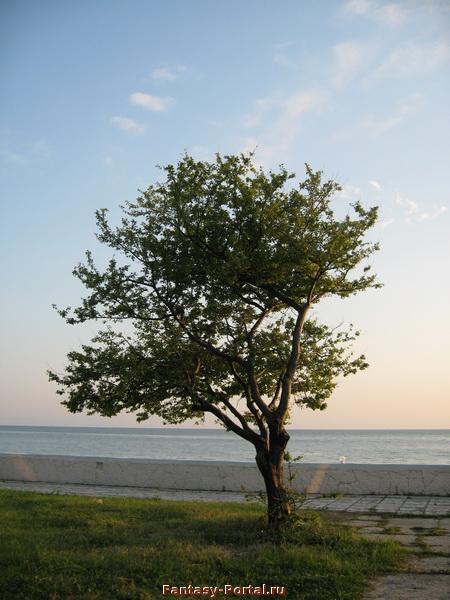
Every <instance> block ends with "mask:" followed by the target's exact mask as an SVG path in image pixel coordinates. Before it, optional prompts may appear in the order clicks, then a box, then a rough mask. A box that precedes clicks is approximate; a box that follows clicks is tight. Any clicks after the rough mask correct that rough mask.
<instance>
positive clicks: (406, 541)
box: [360, 531, 416, 547]
mask: <svg viewBox="0 0 450 600" xmlns="http://www.w3.org/2000/svg"><path fill="white" fill-rule="evenodd" d="M360 533H361V535H362V536H363V537H365V538H367V539H369V540H377V541H380V542H385V541H388V540H393V541H395V542H398V543H399V544H401V545H402V546H407V547H411V546H414V547H416V536H415V535H401V534H394V535H393V534H391V533H363V532H362V531H360Z"/></svg>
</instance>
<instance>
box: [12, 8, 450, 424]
mask: <svg viewBox="0 0 450 600" xmlns="http://www.w3.org/2000/svg"><path fill="white" fill-rule="evenodd" d="M0 82H1V87H2V94H1V99H0V180H1V198H2V200H1V202H2V209H1V215H2V218H1V225H0V227H1V239H0V244H1V257H2V260H1V282H2V285H1V288H2V290H1V293H0V294H1V311H0V319H1V332H2V335H1V349H0V351H1V355H0V363H1V364H0V370H1V372H0V382H1V383H0V385H1V396H0V424H3V425H67V426H71V425H72V426H90V425H92V426H98V425H105V426H134V425H135V417H134V416H133V415H129V414H124V415H119V416H117V417H114V418H112V419H106V418H102V417H99V416H87V415H84V414H79V415H72V414H70V413H68V412H67V411H66V409H65V408H64V407H62V406H60V404H59V402H60V398H59V397H58V396H57V395H56V394H55V387H54V385H53V384H51V383H49V382H48V380H47V376H46V370H47V369H48V368H51V369H55V370H62V369H63V366H64V364H65V355H66V354H67V352H68V351H70V350H71V349H76V348H77V347H79V345H80V344H82V343H87V342H88V341H89V339H90V335H91V334H92V333H93V331H94V330H95V327H94V326H93V325H89V324H87V325H82V326H78V327H70V326H69V325H67V324H66V323H65V322H64V321H63V320H62V319H61V318H60V317H59V316H58V315H57V314H56V312H55V311H53V310H52V308H51V305H52V304H53V303H56V304H58V305H59V306H67V305H72V306H73V305H77V303H78V302H79V299H80V297H82V296H83V289H82V287H81V285H80V284H79V282H78V281H77V280H75V278H74V277H73V276H72V274H71V272H72V269H73V267H74V266H75V265H76V264H77V263H78V262H79V261H80V260H82V259H83V256H84V252H85V250H87V249H91V250H92V251H93V253H94V256H97V257H98V258H99V259H100V260H103V259H104V258H105V257H106V256H107V254H106V253H105V250H104V249H103V248H101V247H100V246H99V244H98V242H96V240H95V237H94V233H95V219H94V211H95V210H96V209H98V208H102V207H107V208H108V209H110V211H111V215H112V216H113V218H114V217H117V216H118V215H119V214H120V209H119V206H120V205H121V204H123V203H124V202H125V201H126V200H130V201H132V200H134V199H135V198H136V197H137V195H138V190H139V189H145V188H146V187H147V186H148V185H150V184H151V183H153V182H155V181H156V180H158V178H160V171H159V170H158V168H157V165H165V164H168V163H174V162H176V161H177V160H178V159H179V158H180V157H181V156H182V154H183V152H185V151H187V152H189V153H191V154H193V155H194V156H195V157H197V158H199V159H202V160H208V159H211V158H212V157H213V156H214V153H215V152H220V153H223V154H226V153H237V152H247V151H255V160H257V161H258V162H259V163H260V164H262V165H263V166H264V167H265V168H276V167H277V165H279V164H280V163H283V164H285V165H286V167H287V168H288V169H290V170H292V171H293V172H295V173H297V175H298V177H299V178H300V179H301V178H303V177H304V173H305V170H304V163H305V162H308V163H309V164H311V166H312V167H313V168H314V169H322V170H323V171H324V172H325V174H326V176H328V177H331V178H333V179H336V180H338V181H339V182H340V183H341V184H342V186H343V190H342V192H341V195H340V200H341V201H342V202H352V201H355V200H361V201H362V202H363V203H364V204H365V205H378V206H379V207H380V220H379V222H378V224H377V225H376V227H375V228H374V230H373V231H372V233H371V238H372V239H377V240H379V242H380V245H381V250H380V252H378V253H377V255H376V256H375V257H374V258H373V260H372V265H373V268H374V270H375V271H376V272H377V273H378V276H379V279H380V281H382V282H383V284H384V287H383V288H382V289H381V290H370V291H368V292H365V293H364V294H360V295H357V296H354V297H352V298H350V299H347V300H334V301H325V302H324V303H323V304H322V305H321V306H320V307H318V309H317V312H318V314H319V316H320V317H321V318H323V319H324V320H326V321H327V322H329V323H336V324H337V323H340V322H344V323H350V322H351V323H354V325H355V326H356V327H357V328H358V329H360V330H361V332H362V333H361V336H360V338H359V340H358V346H357V350H360V351H361V352H364V353H365V355H366V356H367V359H368V362H369V363H370V368H369V369H368V370H366V371H364V372H362V373H359V374H358V375H356V376H352V377H349V378H346V379H343V380H342V381H340V382H339V386H338V388H337V390H336V392H335V393H334V394H333V396H332V398H331V399H330V401H329V407H328V409H327V410H326V411H324V412H313V411H310V410H300V409H298V410H297V411H296V412H295V413H294V415H293V418H292V423H291V427H295V428H313V429H320V428H446V427H450V368H449V367H450V364H449V352H448V337H449V333H450V317H449V306H450V278H449V255H450V241H449V240H450V235H449V233H450V227H449V226H450V214H449V209H450V199H449V189H450V150H449V139H450V125H449V123H450V120H449V107H450V3H449V2H447V1H446V0H442V1H439V0H435V1H432V0H417V1H415V0H410V1H406V0H405V1H398V2H383V1H382V0H348V1H344V0H342V1H339V0H314V1H313V0H308V1H307V0H283V1H281V2H280V1H275V0H272V1H267V0H245V1H244V2H243V1H241V0H228V1H227V2H211V1H209V0H191V1H190V2H186V1H182V0H169V1H166V2H164V1H162V0H159V1H156V0H145V1H140V0H129V1H127V2H123V1H122V0H120V1H119V0H96V1H95V2H92V1H88V0H77V2H74V1H70V0H68V1H66V2H60V1H57V0H40V2H33V1H32V0H27V1H25V0H3V2H2V3H1V7H0ZM160 423H161V422H160V421H159V420H158V419H157V418H153V419H151V420H150V421H148V422H146V423H144V424H143V425H142V426H147V427H148V426H158V425H160ZM211 423H213V421H210V420H209V421H208V422H207V424H210V425H211Z"/></svg>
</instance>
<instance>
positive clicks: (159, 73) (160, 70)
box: [151, 65, 188, 81]
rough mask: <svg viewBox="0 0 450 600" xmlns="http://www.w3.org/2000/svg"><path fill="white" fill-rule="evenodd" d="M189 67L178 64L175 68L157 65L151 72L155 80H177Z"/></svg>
mask: <svg viewBox="0 0 450 600" xmlns="http://www.w3.org/2000/svg"><path fill="white" fill-rule="evenodd" d="M187 71H188V68H187V67H186V66H184V65H178V66H176V67H175V68H173V69H169V67H157V68H156V69H153V71H152V72H151V78H152V79H153V80H154V81H175V80H176V79H178V78H179V77H180V75H181V74H182V73H186V72H187Z"/></svg>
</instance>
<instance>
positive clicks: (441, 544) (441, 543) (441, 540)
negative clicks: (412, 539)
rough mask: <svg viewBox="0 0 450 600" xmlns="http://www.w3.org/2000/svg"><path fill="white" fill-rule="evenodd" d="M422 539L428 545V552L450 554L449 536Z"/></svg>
mask: <svg viewBox="0 0 450 600" xmlns="http://www.w3.org/2000/svg"><path fill="white" fill-rule="evenodd" d="M420 539H421V541H422V542H423V543H424V544H426V547H427V550H429V551H431V552H439V553H442V554H450V538H449V536H448V535H425V536H423V537H421V538H420ZM449 597H450V589H449Z"/></svg>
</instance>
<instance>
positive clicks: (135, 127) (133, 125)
mask: <svg viewBox="0 0 450 600" xmlns="http://www.w3.org/2000/svg"><path fill="white" fill-rule="evenodd" d="M109 122H110V124H111V125H114V127H117V128H118V129H121V130H122V131H126V132H127V133H133V134H139V133H143V132H144V131H145V127H144V126H143V125H142V124H141V123H138V122H137V121H135V120H134V119H130V118H128V117H111V119H110V120H109Z"/></svg>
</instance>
